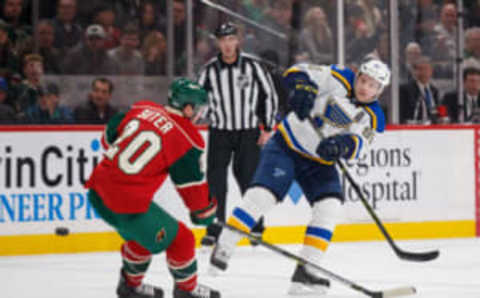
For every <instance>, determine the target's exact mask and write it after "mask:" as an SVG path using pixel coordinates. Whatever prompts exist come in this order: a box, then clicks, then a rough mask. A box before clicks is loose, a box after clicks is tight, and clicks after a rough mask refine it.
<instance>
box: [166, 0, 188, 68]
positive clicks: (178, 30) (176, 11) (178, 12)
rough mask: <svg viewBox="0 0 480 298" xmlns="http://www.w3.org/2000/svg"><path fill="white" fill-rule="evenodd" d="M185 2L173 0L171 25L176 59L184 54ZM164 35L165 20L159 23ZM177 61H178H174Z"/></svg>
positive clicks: (185, 30) (185, 29)
mask: <svg viewBox="0 0 480 298" xmlns="http://www.w3.org/2000/svg"><path fill="white" fill-rule="evenodd" d="M185 16H186V14H185V2H184V0H174V1H173V26H174V32H175V34H174V42H175V45H174V49H175V57H176V59H177V60H178V59H181V58H182V57H183V56H184V55H185V41H186V40H185V36H186V32H187V26H186V19H185ZM160 28H161V31H162V32H163V34H164V35H166V32H167V24H166V23H165V21H164V22H163V23H162V24H161V25H160ZM176 63H178V62H176Z"/></svg>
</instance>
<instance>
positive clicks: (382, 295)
mask: <svg viewBox="0 0 480 298" xmlns="http://www.w3.org/2000/svg"><path fill="white" fill-rule="evenodd" d="M220 224H221V225H222V226H223V227H225V228H227V229H229V230H231V231H233V232H235V233H237V234H239V235H242V236H244V237H246V238H248V239H249V240H251V241H256V242H257V243H258V244H259V245H261V246H263V247H266V248H268V249H270V250H273V251H274V252H276V253H278V254H280V255H282V256H284V257H286V258H288V259H291V260H294V261H297V262H298V263H299V264H301V265H307V266H310V267H313V268H315V269H317V270H318V271H320V272H322V273H323V274H325V275H326V276H327V277H330V278H331V279H333V280H336V281H337V282H339V283H341V284H344V285H346V286H348V287H350V288H351V289H353V290H355V291H358V292H362V293H363V294H365V295H367V296H370V297H374V298H388V297H398V296H407V295H413V294H415V293H416V289H415V288H414V287H399V288H393V289H389V290H384V291H372V290H369V289H367V288H365V287H363V286H361V285H359V284H357V283H355V282H353V281H350V280H348V279H346V278H344V277H342V276H340V275H337V274H336V273H333V272H331V271H330V270H327V269H325V268H323V267H321V266H319V265H317V264H315V263H312V262H309V261H307V260H306V259H304V258H302V257H300V256H297V255H295V254H293V253H291V252H289V251H288V250H285V249H283V248H280V247H278V246H276V245H273V244H270V243H268V242H265V241H263V240H262V239H260V238H258V237H255V236H253V235H252V234H249V233H246V232H244V231H242V230H239V229H237V228H235V227H233V226H231V225H228V224H226V223H220Z"/></svg>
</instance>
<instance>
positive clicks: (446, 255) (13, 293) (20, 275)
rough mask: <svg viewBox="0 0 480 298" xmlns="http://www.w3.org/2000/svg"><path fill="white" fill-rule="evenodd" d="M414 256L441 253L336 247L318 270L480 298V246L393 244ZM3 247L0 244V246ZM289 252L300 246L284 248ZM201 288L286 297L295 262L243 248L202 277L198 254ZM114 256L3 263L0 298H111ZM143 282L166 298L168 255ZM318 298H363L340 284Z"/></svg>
mask: <svg viewBox="0 0 480 298" xmlns="http://www.w3.org/2000/svg"><path fill="white" fill-rule="evenodd" d="M398 244H399V246H400V247H402V248H403V249H405V250H411V251H425V250H432V249H437V248H438V249H440V257H439V258H438V259H437V260H435V261H431V262H425V263H415V262H407V261H402V260H399V259H398V258H397V257H396V256H395V255H394V254H393V252H392V251H391V249H390V248H389V247H388V246H387V244H386V242H382V241H380V242H350V243H333V244H332V245H331V246H330V248H329V251H328V254H327V256H326V258H325V262H324V263H322V264H321V266H323V267H325V268H327V269H328V270H330V271H333V272H334V273H336V274H338V275H341V276H343V277H346V278H348V279H350V280H352V281H354V282H355V283H358V284H360V285H362V286H364V287H366V288H369V289H374V290H378V289H388V288H392V287H397V286H408V285H411V286H415V287H416V289H417V291H418V293H417V294H416V295H414V296H411V297H423V298H480V239H454V240H428V241H398ZM0 245H1V244H0ZM282 247H283V248H285V249H288V250H290V251H292V252H294V253H297V251H298V247H299V246H298V245H288V246H282ZM197 253H198V260H199V272H200V277H199V280H200V282H202V283H204V284H207V285H209V286H211V287H214V288H217V289H219V290H220V291H221V292H222V297H224V298H246V297H255V298H256V297H259V298H283V297H291V296H288V295H287V294H286V291H287V289H288V286H289V279H290V276H291V274H292V272H293V269H294V266H295V263H294V262H293V261H292V260H289V259H286V258H285V257H283V256H280V255H277V254H276V253H274V252H271V251H268V250H266V249H264V248H252V247H240V248H239V249H238V250H237V251H236V254H235V256H234V258H233V259H232V261H231V263H230V265H229V266H230V267H229V270H228V271H227V272H225V273H224V274H223V275H221V276H219V277H210V276H207V268H208V257H209V253H208V252H205V251H199V250H197ZM120 264H121V259H120V255H119V254H118V253H86V254H62V255H38V256H19V257H0V298H40V297H48V298H80V297H82V298H87V297H99V298H100V297H101V298H115V297H116V295H115V287H116V283H117V280H118V274H119V268H120ZM146 281H147V282H150V283H155V284H157V285H160V286H162V287H163V288H164V289H165V290H166V294H167V295H166V298H168V297H171V290H172V280H171V277H170V275H169V274H168V271H167V268H166V264H165V255H160V256H156V257H155V258H154V261H153V262H152V264H151V265H150V269H149V272H148V274H147V276H146ZM323 297H326V298H327V297H330V298H340V297H366V296H364V295H363V294H361V293H358V292H355V291H353V290H351V289H349V288H347V287H345V286H344V285H342V284H340V283H338V282H332V288H331V289H330V291H329V292H328V294H327V295H325V296H323Z"/></svg>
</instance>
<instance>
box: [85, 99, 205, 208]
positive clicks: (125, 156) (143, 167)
mask: <svg viewBox="0 0 480 298" xmlns="http://www.w3.org/2000/svg"><path fill="white" fill-rule="evenodd" d="M102 144H104V146H105V147H106V149H107V151H106V153H105V154H104V158H103V160H102V161H101V162H100V164H99V165H98V166H97V167H96V168H95V169H94V171H93V173H92V175H91V176H90V178H89V180H88V181H87V183H86V187H87V188H91V189H93V190H95V191H96V192H97V193H98V194H99V195H100V197H101V198H102V200H103V202H104V203H105V205H106V206H107V207H108V208H109V209H111V210H112V211H114V212H117V213H140V212H145V211H147V210H148V208H149V206H150V203H151V201H152V200H153V196H154V194H155V192H156V191H157V190H158V188H159V187H160V186H161V185H162V184H163V182H164V181H165V179H166V178H167V176H168V175H169V174H170V177H171V180H172V181H173V182H174V183H175V185H176V188H177V190H178V192H179V193H180V195H181V196H182V198H183V200H184V202H185V204H186V205H187V207H188V208H189V209H190V210H191V211H195V210H199V209H202V208H205V207H207V206H208V204H209V198H208V185H207V183H206V180H205V175H204V173H203V171H202V169H201V155H202V153H203V151H204V149H205V143H204V141H203V138H202V136H201V135H200V134H199V132H198V131H197V129H196V128H195V127H194V126H193V124H192V123H191V122H190V120H188V119H187V118H184V117H183V116H182V115H181V114H180V113H179V112H178V111H176V110H174V109H170V108H169V107H163V106H162V105H159V104H156V103H153V102H150V101H140V102H137V103H136V104H134V105H133V106H132V107H131V109H130V110H129V111H128V112H127V113H126V114H124V115H121V116H117V117H115V118H113V119H112V120H111V121H110V122H109V123H108V125H107V127H106V129H105V132H104V135H103V137H102Z"/></svg>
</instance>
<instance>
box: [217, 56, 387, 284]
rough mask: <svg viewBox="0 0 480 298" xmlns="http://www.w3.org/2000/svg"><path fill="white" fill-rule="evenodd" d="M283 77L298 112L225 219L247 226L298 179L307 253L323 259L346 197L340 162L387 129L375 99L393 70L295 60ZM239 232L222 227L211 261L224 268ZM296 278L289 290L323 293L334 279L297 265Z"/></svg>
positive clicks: (242, 227)
mask: <svg viewBox="0 0 480 298" xmlns="http://www.w3.org/2000/svg"><path fill="white" fill-rule="evenodd" d="M284 76H285V81H286V84H287V86H288V88H289V90H290V98H289V102H290V105H291V108H292V112H290V113H289V114H288V115H287V116H286V117H285V119H283V120H282V122H281V123H280V125H279V127H278V130H277V132H276V133H275V135H274V136H273V137H272V138H271V139H270V141H269V142H268V143H267V144H266V146H265V147H264V149H263V151H262V154H261V158H260V163H259V165H258V167H257V170H256V173H255V175H254V178H253V181H252V183H251V186H250V188H249V189H248V190H247V192H246V194H245V199H244V201H243V202H242V204H241V205H240V206H237V207H235V208H234V209H233V213H232V214H231V216H230V217H229V219H228V221H227V224H229V225H232V226H234V227H236V228H238V229H240V230H242V231H245V232H249V231H250V230H251V229H252V227H253V226H255V224H256V222H257V220H258V219H259V218H260V217H261V216H262V215H264V214H265V213H267V212H268V211H270V210H271V209H272V208H273V207H274V206H275V205H276V204H277V203H279V202H282V200H283V199H284V197H285V196H286V194H287V192H288V189H289V188H290V185H291V183H292V182H293V180H296V181H297V182H298V184H299V185H300V187H301V188H302V190H303V193H304V195H305V197H306V198H307V200H308V202H309V203H310V206H311V207H312V218H311V220H310V222H309V223H308V226H307V229H306V232H305V238H304V245H303V248H302V250H301V256H302V257H304V258H305V259H307V260H309V261H310V262H312V263H317V264H318V263H319V262H320V260H321V259H322V257H323V255H324V253H325V252H326V250H327V248H328V245H329V243H330V240H331V238H332V234H333V230H334V228H335V225H336V222H337V220H338V218H339V217H340V211H341V205H342V202H343V200H344V199H343V194H342V188H341V184H340V178H339V174H338V172H337V169H336V168H335V161H336V160H338V159H339V158H344V159H355V158H358V156H359V152H360V150H361V149H362V148H364V147H365V146H366V145H368V144H369V143H371V142H372V141H373V138H374V135H375V134H376V133H380V132H383V130H384V125H385V117H384V115H383V112H382V110H381V108H380V106H379V104H378V102H377V100H376V99H377V97H378V96H379V95H380V93H381V92H382V90H383V89H384V87H385V86H386V85H388V83H389V80H390V71H389V69H388V67H387V66H386V65H385V64H383V63H382V62H380V61H378V60H372V61H368V62H366V63H364V64H362V65H361V66H360V69H359V72H358V74H357V75H356V76H355V75H354V73H353V72H352V71H351V70H349V69H340V68H338V67H336V66H334V65H332V66H320V65H308V64H303V65H302V64H300V65H297V66H294V67H292V68H291V69H290V70H288V71H287V72H286V73H285V75H284ZM352 86H354V88H352ZM320 87H321V88H320ZM352 89H353V90H354V91H353V92H351V91H352ZM350 94H354V96H351V95H350ZM314 125H315V128H314V127H313V126H314ZM319 135H321V136H319ZM240 238H241V236H239V234H236V233H235V232H233V231H231V230H228V229H223V231H222V233H221V235H220V237H219V239H218V243H217V245H216V246H215V248H214V250H213V252H212V255H211V258H210V262H211V265H212V266H213V267H215V268H218V269H222V270H225V269H226V268H227V264H228V261H229V259H230V257H231V256H232V254H233V251H234V249H235V246H236V244H237V242H238V241H239V240H240ZM291 281H292V285H291V287H290V291H289V293H290V294H310V293H316V294H322V293H324V292H325V291H326V289H327V288H328V287H329V285H330V282H329V280H327V279H325V278H323V277H321V276H319V272H317V271H316V270H315V269H314V268H310V267H308V266H303V265H297V266H296V268H295V271H294V273H293V276H292V278H291Z"/></svg>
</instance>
